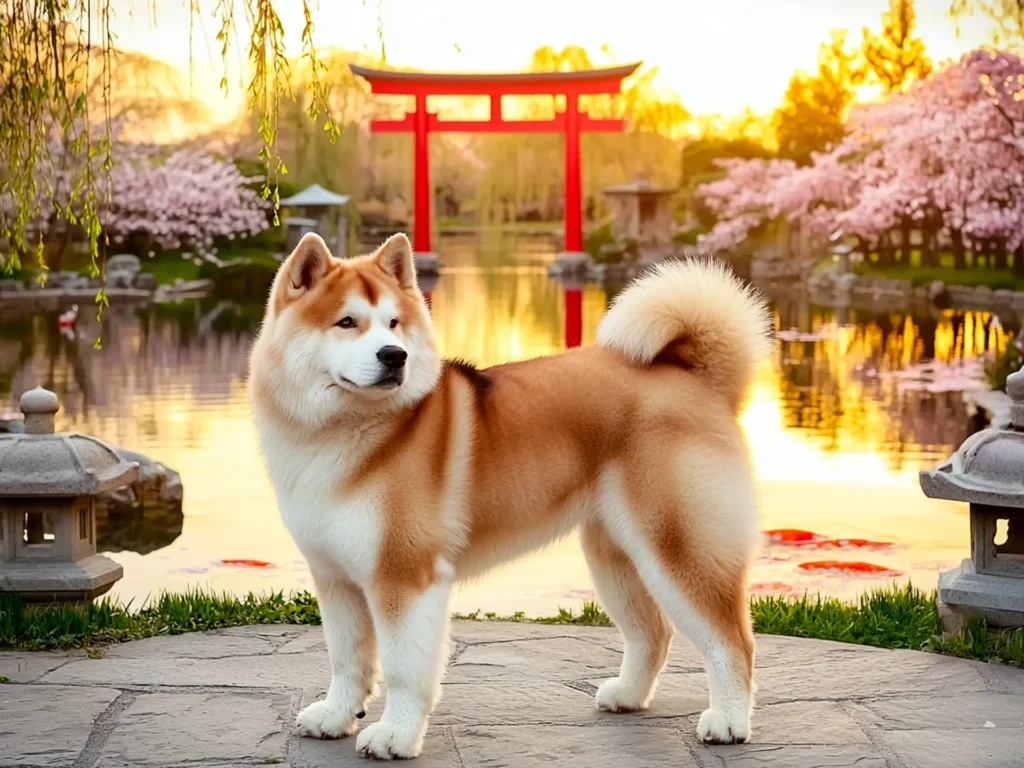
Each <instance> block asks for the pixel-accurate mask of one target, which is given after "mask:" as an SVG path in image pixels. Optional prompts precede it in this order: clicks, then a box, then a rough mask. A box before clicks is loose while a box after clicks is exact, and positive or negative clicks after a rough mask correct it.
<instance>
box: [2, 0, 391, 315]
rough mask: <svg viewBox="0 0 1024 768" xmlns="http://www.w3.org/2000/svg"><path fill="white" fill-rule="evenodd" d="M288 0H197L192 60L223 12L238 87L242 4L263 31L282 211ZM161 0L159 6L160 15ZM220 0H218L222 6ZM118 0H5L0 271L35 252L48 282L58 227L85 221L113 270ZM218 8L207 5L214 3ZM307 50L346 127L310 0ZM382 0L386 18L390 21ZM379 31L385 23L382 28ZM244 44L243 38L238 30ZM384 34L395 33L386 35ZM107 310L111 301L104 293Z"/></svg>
mask: <svg viewBox="0 0 1024 768" xmlns="http://www.w3.org/2000/svg"><path fill="white" fill-rule="evenodd" d="M281 1H282V0H216V2H214V1H213V0H208V2H207V3H206V4H204V3H203V2H202V0H189V1H188V4H187V7H188V9H189V12H190V24H189V31H188V36H189V40H188V45H189V58H190V62H189V69H190V73H191V68H192V62H191V56H192V42H193V40H192V36H193V22H194V21H198V22H199V23H200V30H201V29H202V15H203V14H204V13H209V14H210V15H211V16H212V17H213V18H214V19H215V20H217V22H218V28H217V34H216V40H217V43H218V44H219V48H220V51H219V52H220V58H221V63H222V66H223V74H222V77H221V80H220V85H221V87H222V89H224V90H225V91H227V89H228V71H229V67H228V63H229V62H228V59H229V55H230V52H231V48H232V45H233V41H237V40H238V36H237V32H238V18H239V16H238V14H236V11H238V10H239V9H238V8H237V7H236V4H240V5H241V7H242V10H243V11H244V14H243V18H244V19H245V20H246V22H247V25H248V27H249V28H250V30H251V32H250V34H249V39H248V46H247V50H246V53H247V58H248V61H249V65H250V66H251V68H252V76H251V78H250V79H249V81H248V84H247V86H246V93H247V103H248V108H249V109H250V110H251V111H252V112H253V113H254V114H256V115H257V116H258V126H259V128H258V130H259V136H260V139H261V142H262V148H261V149H260V152H259V157H260V159H261V160H262V161H263V163H264V165H265V168H266V178H265V181H264V184H263V187H262V193H263V196H264V198H265V199H268V200H270V201H271V202H272V203H273V206H274V212H275V215H274V222H275V224H277V223H279V221H278V218H277V208H278V203H279V196H278V191H277V181H278V178H279V176H280V175H281V174H285V173H287V172H288V169H287V168H286V167H285V165H284V163H283V162H282V161H281V157H280V155H279V154H278V147H277V136H278V131H277V128H278V115H279V113H280V107H281V98H282V96H284V95H291V94H290V91H289V88H290V86H289V62H288V58H287V56H286V53H285V28H284V24H283V23H282V21H281V17H280V16H279V14H278V12H277V10H276V6H278V5H280V3H281ZM157 5H158V3H157V0H152V2H151V4H150V10H151V13H152V15H153V20H154V21H155V19H156V14H157ZM211 5H212V9H211V8H210V6H211ZM111 6H112V0H0V239H2V240H3V243H0V271H3V272H4V273H6V274H13V273H14V272H15V271H16V270H20V269H22V268H23V264H24V263H25V260H26V259H31V260H32V261H33V262H34V263H35V265H37V267H38V271H39V280H40V282H41V283H44V284H45V279H46V273H47V271H48V269H49V265H48V262H47V253H46V240H47V236H48V235H55V234H56V233H57V232H58V231H59V230H60V228H61V227H65V228H67V227H72V228H75V229H76V230H77V231H79V232H80V233H81V234H82V236H83V239H84V240H85V241H86V243H87V246H88V250H89V254H90V257H89V261H90V265H89V273H90V275H91V276H93V277H99V278H100V280H101V285H104V284H105V283H104V279H105V269H104V266H105V260H106V251H107V247H108V245H109V237H108V235H107V234H106V221H107V220H108V217H109V214H110V202H111V183H110V178H111V177H110V172H111V169H112V168H113V166H114V159H113V154H112V143H113V138H112V123H113V116H112V112H111V103H112V101H113V98H114V94H113V93H112V72H113V70H114V68H115V66H116V61H117V57H118V53H117V49H116V45H115V44H116V40H115V36H114V33H113V31H112V28H111V18H112V15H113V9H112V7H111ZM204 9H206V10H204ZM302 11H303V22H304V23H303V27H302V30H301V41H302V59H304V60H305V61H307V62H308V65H309V71H310V73H311V77H310V78H309V81H308V87H309V90H310V92H311V96H312V98H311V99H310V101H309V107H308V112H309V116H310V118H312V119H313V120H319V118H320V116H321V115H323V116H324V118H325V121H324V124H323V129H324V131H326V132H327V133H328V134H329V135H330V137H331V140H332V141H333V140H334V139H335V138H336V137H337V136H338V135H339V132H340V130H339V127H338V126H337V125H336V124H335V122H334V121H333V120H332V119H331V117H330V113H329V110H328V104H329V96H330V94H329V88H328V86H327V85H325V82H324V79H323V78H322V74H323V73H324V72H325V71H326V70H325V67H324V64H323V62H322V61H321V60H320V59H319V57H318V55H317V49H316V46H315V44H314V41H313V32H314V26H313V8H311V0H303V3H302ZM379 15H380V14H379V6H378V21H379ZM378 35H382V32H381V30H380V29H378ZM234 45H235V47H236V48H237V47H238V43H237V42H234ZM382 45H383V43H382ZM96 305H97V313H98V315H101V314H102V311H103V308H104V307H106V306H107V305H108V299H107V295H106V291H105V290H104V288H102V287H101V288H100V289H99V291H98V293H97V295H96Z"/></svg>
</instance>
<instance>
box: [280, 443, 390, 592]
mask: <svg viewBox="0 0 1024 768" xmlns="http://www.w3.org/2000/svg"><path fill="white" fill-rule="evenodd" d="M273 443H274V441H273V440H266V441H264V453H265V455H266V458H267V466H268V469H269V471H270V477H271V480H272V481H273V484H274V489H275V491H276V493H277V500H278V505H279V507H280V510H281V518H282V520H283V521H284V524H285V527H286V528H288V532H289V533H291V535H292V538H293V539H295V543H296V544H297V545H298V547H299V549H300V550H301V551H302V554H303V556H305V558H306V560H307V561H309V565H310V568H311V569H312V570H313V571H314V572H315V573H316V574H317V575H318V576H322V577H324V578H330V575H331V574H332V573H335V574H337V573H338V572H339V571H340V572H341V574H343V575H344V576H345V577H347V578H348V579H350V580H352V581H354V582H356V583H359V584H368V583H369V581H370V579H371V577H372V575H373V572H374V570H375V568H376V565H377V557H378V552H379V550H380V520H381V513H380V504H379V499H378V497H377V494H376V493H374V491H373V489H365V490H362V491H360V493H358V494H356V495H348V496H346V495H344V494H343V485H344V472H345V464H346V462H345V461H344V460H343V457H342V455H340V454H339V453H338V452H337V451H329V452H324V451H309V450H303V449H297V448H295V446H285V445H282V444H280V443H278V444H276V446H275V445H274V444H273Z"/></svg>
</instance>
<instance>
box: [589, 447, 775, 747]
mask: <svg viewBox="0 0 1024 768" xmlns="http://www.w3.org/2000/svg"><path fill="white" fill-rule="evenodd" d="M671 453H672V452H671V451H668V452H666V451H665V450H664V447H663V446H659V447H658V448H657V449H656V450H652V451H651V452H650V453H648V454H647V455H646V456H645V455H642V452H638V454H637V455H635V456H633V457H632V458H633V459H634V460H635V461H631V462H630V465H629V467H628V469H627V471H626V472H622V471H620V470H610V471H609V472H608V473H607V475H606V476H605V478H604V479H603V488H602V519H603V521H604V522H605V524H606V525H607V526H608V530H609V532H610V534H611V536H612V537H613V538H614V540H615V541H616V543H617V544H619V546H621V547H622V549H623V550H624V551H625V552H626V553H627V554H628V555H629V558H630V559H631V560H632V561H633V564H634V566H635V567H636V570H637V573H638V574H639V576H640V579H641V580H642V581H643V583H644V584H645V585H646V587H647V589H648V590H649V591H650V593H651V595H652V596H653V597H654V599H655V600H656V601H657V603H658V605H660V606H661V608H662V610H664V611H665V613H666V614H668V616H669V618H670V619H671V620H672V622H673V623H674V624H675V626H676V628H677V629H678V630H679V631H680V632H682V633H683V634H685V635H686V636H687V637H689V638H690V640H691V641H692V642H693V644H694V645H695V646H696V647H697V649H698V650H699V651H700V652H701V654H702V655H703V656H704V662H705V666H706V668H707V674H708V685H709V688H710V706H709V708H708V709H707V710H705V711H704V713H703V714H702V715H701V717H700V722H699V724H698V726H697V734H698V736H699V738H701V739H702V740H704V741H706V742H711V743H735V742H743V741H746V740H747V739H748V738H749V736H750V712H751V709H752V707H753V700H754V682H753V673H754V637H753V632H752V629H751V623H750V608H749V604H748V601H747V595H746V583H745V582H746V572H747V568H748V566H749V562H750V560H751V558H752V556H753V552H754V547H755V546H756V539H757V524H756V514H755V510H754V500H753V498H754V497H753V491H752V488H751V484H750V482H749V480H748V479H746V478H745V477H744V475H743V474H742V473H739V472H737V471H736V470H737V465H736V462H728V461H722V460H721V459H720V458H718V457H714V456H713V455H712V456H709V455H707V454H703V455H701V454H690V455H689V456H687V460H686V461H682V462H680V461H679V455H678V454H677V455H676V456H675V457H672V456H671ZM672 458H675V461H672V460H671V459H672ZM740 461H742V459H741V460H740ZM680 466H683V467H687V468H688V472H687V475H686V476H685V477H684V478H680V475H679V472H680V470H679V467H680ZM740 467H741V468H742V464H740ZM629 470H631V471H629ZM748 477H749V476H748ZM674 479H678V483H677V482H673V480H674Z"/></svg>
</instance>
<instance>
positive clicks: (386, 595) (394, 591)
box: [356, 574, 451, 760]
mask: <svg viewBox="0 0 1024 768" xmlns="http://www.w3.org/2000/svg"><path fill="white" fill-rule="evenodd" d="M410 581H412V580H407V579H402V580H401V581H397V582H390V583H383V584H379V585H378V586H377V587H375V588H374V589H373V590H371V592H370V610H371V612H372V613H373V623H374V627H375V628H376V630H377V644H378V647H379V649H380V660H381V665H382V666H383V668H384V680H385V682H386V683H387V687H388V700H387V704H386V706H385V707H384V714H383V715H382V716H381V719H380V722H377V723H374V724H373V725H369V726H367V727H366V728H365V729H364V730H363V732H362V733H360V734H359V738H358V739H357V740H356V749H358V750H359V752H360V753H361V754H363V755H365V756H367V757H376V758H379V759H382V760H391V759H393V758H396V757H401V758H410V757H416V756H417V755H419V753H420V750H422V749H423V736H424V734H425V733H426V730H427V719H428V718H429V717H430V713H431V711H433V709H434V705H435V704H436V703H437V701H438V700H439V699H440V697H441V676H442V675H443V673H444V666H445V661H446V656H447V653H446V651H447V640H448V629H449V622H448V593H449V591H450V589H451V579H450V578H438V576H437V575H436V574H431V575H430V577H429V578H425V579H423V580H422V581H420V580H416V581H419V584H416V583H415V582H414V583H412V584H411V583H410ZM423 583H427V584H429V586H426V587H423V586H420V585H421V584H423Z"/></svg>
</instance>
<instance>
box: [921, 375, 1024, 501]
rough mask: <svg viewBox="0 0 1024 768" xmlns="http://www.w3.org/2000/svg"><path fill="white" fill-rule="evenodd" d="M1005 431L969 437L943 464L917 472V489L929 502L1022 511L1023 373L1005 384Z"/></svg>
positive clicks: (1023, 462)
mask: <svg viewBox="0 0 1024 768" xmlns="http://www.w3.org/2000/svg"><path fill="white" fill-rule="evenodd" d="M1006 392H1007V394H1008V395H1009V396H1010V399H1011V401H1012V405H1011V407H1010V418H1011V424H1010V427H1009V428H1008V429H986V430H984V431H982V432H977V433H975V434H973V435H971V436H970V437H969V438H967V439H966V440H965V441H964V444H963V445H961V446H960V449H959V450H958V451H957V452H956V453H954V454H953V455H952V456H951V457H950V458H949V459H948V460H947V461H946V462H945V463H943V464H940V465H939V466H938V467H936V468H935V469H933V470H925V471H923V472H921V475H920V479H921V489H922V490H923V491H924V494H925V496H928V497H930V498H933V499H949V500H951V501H966V502H969V503H972V504H988V505H991V506H996V507H1018V508H1024V371H1018V372H1017V373H1014V374H1011V375H1010V376H1009V378H1008V379H1007V380H1006Z"/></svg>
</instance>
